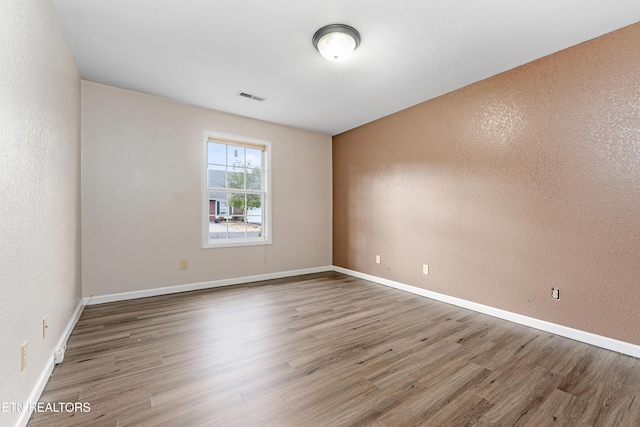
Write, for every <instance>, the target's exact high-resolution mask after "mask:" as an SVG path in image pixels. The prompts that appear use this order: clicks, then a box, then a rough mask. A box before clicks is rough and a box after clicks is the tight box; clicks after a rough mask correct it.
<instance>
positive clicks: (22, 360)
mask: <svg viewBox="0 0 640 427" xmlns="http://www.w3.org/2000/svg"><path fill="white" fill-rule="evenodd" d="M27 343H28V341H25V342H24V344H22V346H21V347H20V371H24V370H25V368H26V367H27Z"/></svg>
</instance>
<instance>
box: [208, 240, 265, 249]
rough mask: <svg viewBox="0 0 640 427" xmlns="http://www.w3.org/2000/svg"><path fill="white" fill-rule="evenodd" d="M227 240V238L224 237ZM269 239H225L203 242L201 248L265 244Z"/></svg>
mask: <svg viewBox="0 0 640 427" xmlns="http://www.w3.org/2000/svg"><path fill="white" fill-rule="evenodd" d="M225 240H227V239H225ZM270 244H271V240H270V239H267V240H265V239H246V240H244V239H243V240H242V241H225V242H220V243H209V242H207V243H204V244H203V245H202V249H216V248H237V247H241V246H266V245H270Z"/></svg>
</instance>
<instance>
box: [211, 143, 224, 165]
mask: <svg viewBox="0 0 640 427" xmlns="http://www.w3.org/2000/svg"><path fill="white" fill-rule="evenodd" d="M207 151H208V155H207V158H208V162H209V163H213V164H216V165H226V164H227V146H226V145H225V144H219V143H216V142H209V143H207Z"/></svg>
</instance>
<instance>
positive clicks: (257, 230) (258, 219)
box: [247, 207, 262, 237]
mask: <svg viewBox="0 0 640 427" xmlns="http://www.w3.org/2000/svg"><path fill="white" fill-rule="evenodd" d="M247 237H262V208H251V207H250V208H248V209H247Z"/></svg>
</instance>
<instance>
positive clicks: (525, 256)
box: [333, 24, 640, 344]
mask: <svg viewBox="0 0 640 427" xmlns="http://www.w3.org/2000/svg"><path fill="white" fill-rule="evenodd" d="M638 52H640V24H636V25H633V26H630V27H627V28H624V29H622V30H619V31H616V32H614V33H610V34H608V35H605V36H603V37H600V38H597V39H594V40H591V41H589V42H586V43H583V44H581V45H578V46H575V47H572V48H570V49H567V50H564V51H561V52H559V53H557V54H554V55H551V56H548V57H545V58H542V59H540V60H537V61H535V62H532V63H529V64H527V65H524V66H522V67H519V68H516V69H514V70H511V71H508V72H506V73H503V74H500V75H497V76H495V77H492V78H490V79H487V80H484V81H482V82H479V83H476V84H473V85H470V86H468V87H465V88H463V89H460V90H457V91H455V92H452V93H449V94H447V95H444V96H442V97H439V98H436V99H434V100H431V101H428V102H425V103H422V104H419V105H417V106H415V107H412V108H410V109H407V110H404V111H402V112H399V113H397V114H394V115H391V116H388V117H386V118H383V119H380V120H378V121H375V122H372V123H369V124H367V125H364V126H362V127H360V128H356V129H354V130H351V131H349V132H346V133H343V134H341V135H338V136H335V137H334V139H333V141H334V143H333V164H334V175H333V178H334V234H333V239H334V264H335V265H338V266H341V267H345V268H349V269H353V270H357V271H360V272H364V273H368V274H372V275H375V276H379V277H383V278H387V279H392V280H396V281H399V282H403V283H407V284H410V285H413V286H417V287H420V288H425V289H429V290H432V291H435V292H440V293H443V294H447V295H451V296H454V297H458V298H463V299H466V300H470V301H474V302H477V303H481V304H485V305H488V306H493V307H497V308H500V309H504V310H508V311H512V312H516V313H520V314H523V315H526V316H530V317H535V318H538V319H543V320H546V321H549V322H553V323H557V324H561V325H566V326H569V327H573V328H577V329H581V330H585V331H589V332H592V333H596V334H600V335H604V336H608V337H612V338H616V339H620V340H623V341H627V342H631V343H634V344H640V54H639V53H638ZM376 254H379V255H381V257H382V262H381V264H375V255H376ZM423 263H426V264H429V266H430V270H429V275H428V276H426V275H423V274H422V264H423ZM552 287H556V288H560V292H561V293H560V296H561V299H560V300H553V299H551V298H550V289H551V288H552Z"/></svg>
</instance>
